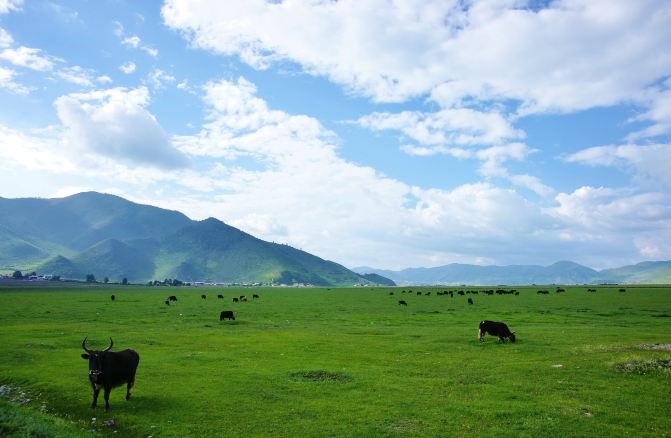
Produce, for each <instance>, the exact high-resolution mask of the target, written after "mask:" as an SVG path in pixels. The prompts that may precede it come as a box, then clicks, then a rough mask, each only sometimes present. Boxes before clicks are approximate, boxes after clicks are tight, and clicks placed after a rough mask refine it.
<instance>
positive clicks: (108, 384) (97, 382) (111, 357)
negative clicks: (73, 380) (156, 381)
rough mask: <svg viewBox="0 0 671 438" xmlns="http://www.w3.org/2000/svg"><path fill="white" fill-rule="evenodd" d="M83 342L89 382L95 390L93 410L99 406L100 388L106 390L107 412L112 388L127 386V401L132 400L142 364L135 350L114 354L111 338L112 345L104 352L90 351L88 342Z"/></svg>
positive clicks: (83, 355) (83, 356)
mask: <svg viewBox="0 0 671 438" xmlns="http://www.w3.org/2000/svg"><path fill="white" fill-rule="evenodd" d="M87 339H88V336H87V337H85V338H84V341H83V342H82V348H83V349H84V351H86V353H84V354H82V358H83V359H86V360H88V361H89V381H90V382H91V387H92V388H93V403H91V408H95V407H96V405H97V404H98V393H99V392H100V388H103V389H104V390H105V395H104V397H105V412H107V411H109V409H110V403H109V397H110V392H111V391H112V388H115V387H117V386H121V385H123V384H126V400H130V390H131V388H133V385H135V372H136V371H137V366H138V364H139V363H140V355H139V354H137V352H135V351H134V350H131V349H126V350H123V351H117V352H112V351H110V350H111V349H112V346H113V345H114V341H112V338H110V345H109V347H107V348H106V349H104V350H89V349H88V348H86V340H87Z"/></svg>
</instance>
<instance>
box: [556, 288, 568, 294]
mask: <svg viewBox="0 0 671 438" xmlns="http://www.w3.org/2000/svg"><path fill="white" fill-rule="evenodd" d="M561 292H566V290H565V289H562V288H557V293H561Z"/></svg>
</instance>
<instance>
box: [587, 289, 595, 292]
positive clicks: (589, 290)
mask: <svg viewBox="0 0 671 438" xmlns="http://www.w3.org/2000/svg"><path fill="white" fill-rule="evenodd" d="M587 292H596V289H587Z"/></svg>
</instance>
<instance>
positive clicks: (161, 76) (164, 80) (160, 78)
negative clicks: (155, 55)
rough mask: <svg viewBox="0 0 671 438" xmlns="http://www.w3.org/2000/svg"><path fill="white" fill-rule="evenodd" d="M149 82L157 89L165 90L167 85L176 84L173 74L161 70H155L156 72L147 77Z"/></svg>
mask: <svg viewBox="0 0 671 438" xmlns="http://www.w3.org/2000/svg"><path fill="white" fill-rule="evenodd" d="M147 82H148V83H149V84H151V86H152V87H154V88H155V89H157V90H158V89H161V88H165V85H166V84H170V83H173V82H175V77H174V76H173V75H171V74H168V73H166V72H164V71H163V70H161V69H160V68H155V69H154V70H152V71H151V73H149V75H147Z"/></svg>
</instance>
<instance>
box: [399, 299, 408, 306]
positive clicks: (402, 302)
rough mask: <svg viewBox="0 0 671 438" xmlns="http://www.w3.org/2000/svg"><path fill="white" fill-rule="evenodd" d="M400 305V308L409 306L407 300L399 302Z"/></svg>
mask: <svg viewBox="0 0 671 438" xmlns="http://www.w3.org/2000/svg"><path fill="white" fill-rule="evenodd" d="M398 305H399V306H407V305H408V303H406V302H405V300H398Z"/></svg>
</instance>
